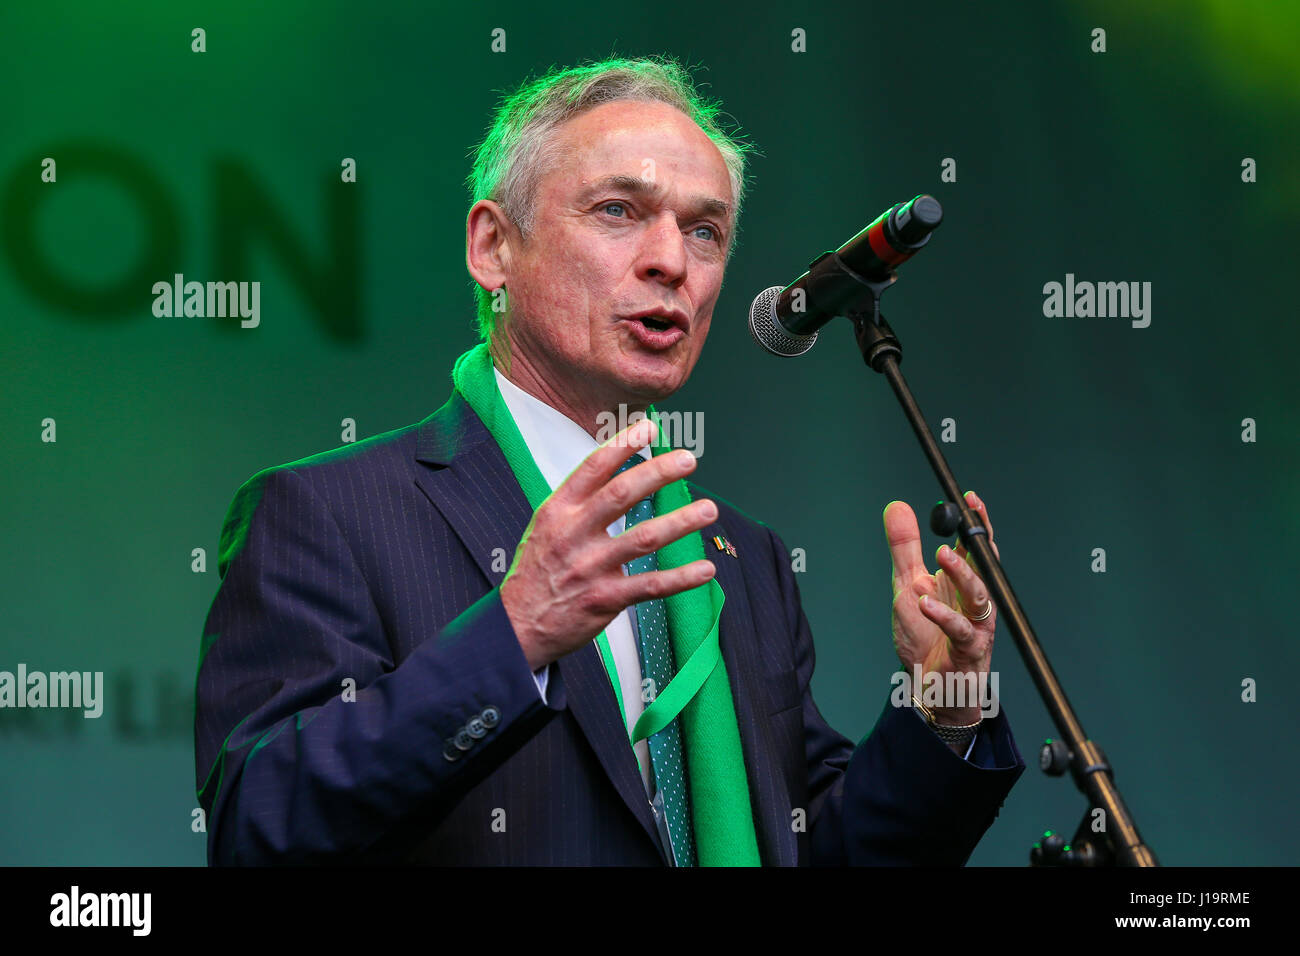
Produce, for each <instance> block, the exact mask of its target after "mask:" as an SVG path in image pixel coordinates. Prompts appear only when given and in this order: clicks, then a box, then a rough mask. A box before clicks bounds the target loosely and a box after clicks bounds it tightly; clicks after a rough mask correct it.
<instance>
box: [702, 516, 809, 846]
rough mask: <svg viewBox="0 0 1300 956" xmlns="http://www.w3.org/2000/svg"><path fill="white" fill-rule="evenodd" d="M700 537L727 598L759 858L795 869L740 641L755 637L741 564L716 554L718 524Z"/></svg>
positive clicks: (748, 645)
mask: <svg viewBox="0 0 1300 956" xmlns="http://www.w3.org/2000/svg"><path fill="white" fill-rule="evenodd" d="M700 533H701V534H702V535H703V536H704V553H705V554H706V555H707V556H708V558H709V559H710V560H711V561H712V562H713V564H714V566H715V567H716V568H717V569H718V573H717V575H716V576H715V580H716V581H717V582H718V585H719V587H721V588H722V593H723V594H724V595H725V596H726V601H725V602H724V603H723V605H722V621H721V623H720V625H719V627H718V636H719V642H720V644H721V647H722V660H723V662H724V663H725V664H726V666H727V680H728V683H729V684H730V685H731V699H732V701H733V702H734V705H735V708H736V724H737V726H738V727H739V730H740V748H741V752H742V754H743V755H744V758H745V770H746V777H747V778H748V780H749V792H750V803H751V805H752V806H753V808H754V827H755V830H756V831H757V835H758V841H759V850H760V857H761V859H762V862H763V864H764V865H767V866H772V865H775V866H794V865H796V864H797V862H798V844H797V837H796V836H795V833H794V829H793V828H792V827H791V825H790V817H789V812H790V808H789V807H788V806H787V804H788V803H789V794H788V793H787V791H786V787H785V782H784V781H785V777H784V776H783V775H782V774H781V772H780V768H779V767H776V766H775V765H774V764H773V757H772V754H773V749H772V744H771V740H770V738H769V736H768V732H767V695H766V694H765V693H764V690H763V687H762V686H760V683H759V677H758V675H759V674H761V673H762V670H761V661H759V660H758V659H757V658H758V655H757V654H756V653H755V651H754V642H753V641H751V640H746V639H745V635H752V634H756V633H757V631H756V630H755V629H754V620H753V617H752V615H751V614H750V609H749V601H748V597H747V593H746V590H745V580H744V574H743V571H742V569H741V562H740V561H739V560H737V559H736V558H733V557H731V556H730V555H728V554H727V553H726V552H725V551H719V550H718V549H717V547H716V546H714V544H713V542H712V541H711V540H710V539H711V538H712V537H713V536H714V535H715V534H718V535H726V534H727V530H726V529H725V528H724V527H723V526H722V525H721V524H717V523H715V524H713V525H711V526H709V527H708V528H705V529H704V530H703V531H701V532H700Z"/></svg>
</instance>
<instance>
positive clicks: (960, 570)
mask: <svg viewBox="0 0 1300 956" xmlns="http://www.w3.org/2000/svg"><path fill="white" fill-rule="evenodd" d="M938 561H939V564H940V565H942V568H941V570H942V571H946V572H947V573H948V577H950V578H951V579H952V582H953V584H954V585H955V586H956V589H957V597H958V598H959V600H960V602H961V607H962V612H963V613H964V614H965V615H966V616H967V617H968V618H972V617H979V616H980V615H981V614H983V613H984V609H985V608H987V607H988V603H989V601H991V600H992V598H991V597H990V596H989V591H988V588H986V587H985V586H984V582H983V580H981V579H980V576H979V575H978V574H976V573H975V569H974V568H972V567H971V566H970V565H969V564H968V563H967V562H966V561H965V560H963V559H962V558H961V556H960V555H958V554H957V552H956V551H954V550H953V549H952V548H949V547H947V546H946V545H943V546H940V548H939V553H938Z"/></svg>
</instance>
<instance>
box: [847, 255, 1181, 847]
mask: <svg viewBox="0 0 1300 956" xmlns="http://www.w3.org/2000/svg"><path fill="white" fill-rule="evenodd" d="M855 278H856V279H857V281H858V282H860V283H861V284H862V285H863V286H865V287H866V289H867V290H868V294H866V295H864V297H863V299H862V300H860V301H859V304H860V305H863V306H865V307H864V308H860V309H857V310H854V311H850V312H849V313H847V314H848V318H849V319H850V320H851V321H852V322H853V327H854V332H855V335H856V337H857V341H858V348H859V349H860V350H861V352H862V359H863V361H864V362H866V364H867V365H868V366H869V367H870V368H871V369H873V370H874V371H877V372H880V373H881V374H882V375H884V376H885V378H887V379H888V380H889V384H890V386H891V387H892V388H893V390H894V394H895V395H896V396H898V401H899V404H900V405H902V407H903V412H904V414H905V415H906V416H907V419H908V421H909V422H910V424H911V426H912V431H913V432H915V433H916V437H917V440H918V441H920V443H921V448H922V450H923V451H924V452H925V456H926V458H928V459H929V461H930V467H931V468H933V469H934V473H935V477H937V478H938V479H939V485H940V487H941V488H942V489H943V493H944V495H945V496H946V497H947V499H948V501H949V502H952V503H953V504H951V505H948V506H946V507H947V508H948V514H949V516H950V518H951V517H952V516H953V515H954V512H955V518H956V520H955V523H953V522H951V521H950V522H949V523H948V527H947V530H946V531H939V529H938V528H936V529H935V530H936V531H937V532H938V533H941V534H945V535H951V533H952V531H953V530H954V528H955V530H957V531H958V532H959V533H960V534H961V540H962V542H963V543H964V544H965V545H966V549H967V551H969V552H970V553H971V554H973V555H975V563H976V564H977V565H978V567H979V570H980V577H981V578H983V580H984V583H985V585H987V587H988V589H989V591H990V593H991V594H992V596H993V600H994V601H995V602H997V606H998V610H1000V611H1001V612H1002V614H1003V616H1004V619H1005V621H1006V624H1007V629H1008V630H1009V631H1010V632H1011V637H1012V639H1013V640H1014V641H1015V642H1016V647H1017V648H1019V650H1020V656H1021V657H1022V658H1023V659H1024V662H1025V667H1026V668H1027V669H1028V671H1029V676H1030V677H1031V678H1033V681H1034V685H1035V686H1036V687H1037V688H1038V693H1039V694H1040V695H1041V696H1042V698H1043V703H1044V704H1045V705H1046V706H1047V712H1048V713H1049V714H1050V715H1051V717H1052V722H1053V723H1054V724H1055V725H1056V729H1057V732H1058V733H1059V734H1060V742H1061V743H1062V744H1063V745H1064V747H1065V749H1066V751H1067V752H1068V760H1069V769H1070V773H1071V775H1072V776H1073V778H1074V783H1075V786H1077V787H1078V788H1079V790H1080V791H1081V792H1082V793H1083V794H1084V796H1086V797H1087V798H1088V800H1089V806H1090V808H1091V809H1090V810H1089V813H1088V814H1087V815H1085V817H1084V824H1081V825H1080V828H1079V832H1078V833H1077V834H1076V839H1077V838H1078V837H1079V836H1082V835H1083V833H1084V827H1085V825H1086V824H1088V823H1089V817H1093V818H1094V819H1095V813H1096V810H1097V809H1100V810H1101V811H1103V814H1104V816H1103V817H1102V818H1101V821H1100V822H1101V829H1100V830H1098V829H1097V828H1096V827H1095V825H1094V826H1091V827H1089V828H1088V829H1089V830H1092V831H1094V832H1093V833H1092V835H1091V839H1090V840H1088V841H1086V842H1085V843H1084V845H1082V846H1079V847H1077V850H1076V855H1075V856H1073V857H1070V856H1068V854H1067V855H1066V857H1065V859H1064V860H1059V861H1060V862H1070V863H1076V864H1081V865H1097V864H1104V863H1118V864H1120V865H1121V866H1159V862H1158V861H1157V860H1156V856H1155V853H1154V852H1153V851H1152V850H1151V849H1150V848H1149V847H1148V846H1147V845H1146V844H1145V843H1143V842H1142V836H1141V834H1140V833H1138V828H1137V824H1136V823H1135V822H1134V820H1133V815H1132V814H1131V813H1129V810H1128V807H1126V806H1125V805H1124V801H1123V799H1122V798H1121V797H1120V793H1119V789H1118V788H1117V787H1116V786H1115V781H1114V779H1113V776H1112V772H1111V768H1110V764H1109V763H1107V761H1106V758H1105V755H1104V754H1103V753H1102V751H1101V748H1100V747H1099V746H1097V744H1096V743H1095V742H1093V741H1091V740H1089V739H1088V736H1087V734H1085V733H1084V731H1083V725H1082V724H1080V722H1079V718H1078V717H1077V716H1076V714H1075V713H1074V709H1073V708H1072V707H1071V706H1070V702H1069V700H1067V699H1066V696H1065V690H1064V689H1063V688H1062V687H1061V683H1060V681H1059V680H1057V678H1056V674H1055V673H1054V672H1053V671H1052V665H1051V664H1050V663H1049V662H1048V660H1047V655H1046V654H1044V653H1043V649H1042V647H1041V646H1039V643H1038V638H1037V636H1036V635H1035V634H1034V629H1033V628H1032V627H1031V626H1030V624H1029V618H1028V617H1026V615H1025V612H1024V610H1023V609H1022V608H1021V606H1020V601H1019V600H1018V599H1017V598H1016V595H1015V592H1014V591H1012V589H1011V582H1010V581H1008V580H1007V576H1006V574H1005V573H1003V570H1002V565H1001V564H1000V563H999V562H998V559H997V557H996V556H995V555H994V554H993V546H992V545H991V544H990V543H989V538H988V531H987V529H985V527H984V525H983V522H981V521H980V519H979V515H978V514H976V513H975V512H974V511H972V510H971V508H970V506H969V505H967V504H966V500H965V498H964V497H962V494H961V490H960V488H959V487H958V485H957V480H956V478H954V477H953V474H952V471H951V469H949V467H948V462H947V461H945V460H944V457H943V453H942V452H941V451H940V450H939V444H938V442H936V441H935V439H934V435H933V434H932V433H931V432H930V427H929V425H927V424H926V421H925V416H924V415H922V414H921V409H920V406H918V405H917V403H916V399H915V398H913V396H912V392H911V390H910V389H909V388H908V386H907V381H906V380H905V379H904V378H903V373H902V372H901V371H900V370H899V362H900V361H901V360H902V357H903V347H902V344H901V343H900V342H899V341H898V337H897V336H896V335H895V334H894V330H893V329H891V328H890V327H889V323H888V322H886V321H885V318H884V316H882V315H881V314H880V295H881V293H882V292H884V290H885V289H886V288H888V287H889V286H890V285H891V284H892V283H893V281H894V279H895V278H896V275H894V274H892V273H891V274H890V277H889V279H888V281H883V282H871V281H867V280H865V279H864V278H863V277H861V276H855ZM939 523H941V524H942V523H943V522H939ZM1062 756H1063V757H1064V756H1065V755H1064V754H1062ZM1035 852H1036V853H1038V851H1037V850H1036V851H1035ZM1034 862H1036V863H1038V862H1049V861H1046V860H1044V859H1042V856H1041V853H1040V854H1039V855H1038V856H1037V857H1035V858H1034ZM1052 862H1056V861H1052Z"/></svg>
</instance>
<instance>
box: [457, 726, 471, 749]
mask: <svg viewBox="0 0 1300 956" xmlns="http://www.w3.org/2000/svg"><path fill="white" fill-rule="evenodd" d="M451 742H452V743H454V744H455V745H456V747H457V748H458V749H460V750H469V748H470V747H473V746H474V738H473V737H471V736H470V735H469V731H468V730H466V729H465V728H464V727H462V728H461V729H460V730H458V731H456V736H455V737H453V738H452V739H451Z"/></svg>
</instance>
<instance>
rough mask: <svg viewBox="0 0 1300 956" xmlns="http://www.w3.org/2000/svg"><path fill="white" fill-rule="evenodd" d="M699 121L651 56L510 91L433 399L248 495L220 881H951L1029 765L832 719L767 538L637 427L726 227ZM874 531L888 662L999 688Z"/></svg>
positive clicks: (902, 709)
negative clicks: (775, 872) (344, 866)
mask: <svg viewBox="0 0 1300 956" xmlns="http://www.w3.org/2000/svg"><path fill="white" fill-rule="evenodd" d="M716 112H717V107H716V105H715V104H709V103H707V102H705V101H703V100H701V98H700V97H699V96H698V95H697V93H696V92H695V91H694V89H693V88H692V85H691V82H690V79H689V77H688V76H687V74H686V73H685V72H684V71H683V70H682V69H681V68H680V67H679V66H678V65H677V64H675V63H673V62H672V61H669V60H664V59H659V58H654V59H640V60H606V61H603V62H601V63H596V64H593V65H588V66H583V67H579V68H574V69H567V70H552V71H551V72H549V73H548V74H546V75H545V76H543V77H542V78H540V79H538V80H535V81H533V82H531V83H528V84H526V85H524V86H523V87H522V88H521V89H520V90H519V91H517V92H516V93H515V94H513V95H512V96H509V97H507V98H506V99H505V100H504V101H503V103H502V105H501V108H500V109H499V111H498V113H497V115H496V119H495V123H494V125H493V127H492V129H491V130H490V132H489V133H488V135H487V137H486V138H485V140H484V141H483V143H482V145H481V146H480V147H479V150H478V154H477V160H476V162H475V165H474V171H473V174H472V175H471V177H470V183H471V189H472V194H473V200H474V202H473V205H472V207H471V209H470V211H469V216H468V221H467V224H466V262H467V266H468V269H469V273H470V275H471V276H472V278H473V279H474V281H475V282H476V283H477V285H478V287H479V289H478V317H479V326H480V331H481V333H482V338H483V340H484V341H483V342H482V343H480V344H479V345H478V346H476V347H474V348H472V349H470V350H469V351H468V352H466V353H465V354H464V355H462V356H461V357H460V358H459V359H458V360H457V361H456V363H455V367H454V369H453V371H452V383H453V386H454V388H453V391H452V393H451V397H450V399H449V400H448V401H447V402H446V404H445V405H443V406H442V407H441V408H440V409H438V411H436V412H434V413H433V414H432V415H430V416H429V417H428V418H426V419H425V420H424V421H422V422H419V423H418V424H415V425H411V426H409V427H406V428H401V429H398V430H396V431H392V432H388V433H386V434H382V435H378V436H375V437H373V438H370V439H367V440H365V441H361V442H358V443H356V444H354V445H349V446H345V447H343V448H340V449H337V450H334V451H331V452H327V453H324V454H320V455H317V456H314V457H311V458H308V459H304V460H302V461H298V462H293V463H291V464H288V465H283V466H279V467H275V468H269V469H267V470H265V471H262V472H260V473H258V474H257V475H255V476H253V477H252V478H251V479H249V480H248V481H247V482H246V483H245V484H244V485H243V486H242V487H241V488H240V489H239V491H238V492H237V494H236V496H235V500H234V502H233V504H232V506H231V509H230V513H229V515H228V516H227V519H226V523H225V526H224V528H223V530H222V536H221V556H220V571H221V575H222V582H221V586H220V588H219V590H218V593H217V595H216V598H215V600H214V601H213V604H212V607H211V610H210V612H209V615H208V619H207V622H206V626H205V629H204V635H203V641H202V645H201V649H200V664H199V674H198V682H197V708H196V715H195V754H196V767H197V782H198V795H199V800H200V804H201V805H202V806H203V808H204V809H205V811H206V812H207V815H208V857H209V862H210V863H213V864H267V863H327V862H328V863H338V862H357V863H361V862H365V863H370V862H410V863H432V864H476V865H481V864H540V865H587V864H596V865H608V864H633V865H676V866H697V865H698V866H733V865H734V866H744V865H759V864H765V865H787V866H790V865H807V864H832V865H834V864H961V863H964V862H965V861H966V859H967V858H968V857H969V855H970V853H971V851H972V850H973V848H974V847H975V845H976V843H977V842H978V841H979V839H980V837H981V836H982V835H983V833H984V832H985V830H986V829H987V828H988V826H989V824H990V823H991V822H992V821H993V818H994V817H995V816H996V814H997V811H998V809H999V807H1000V806H1001V805H1002V801H1003V800H1004V799H1005V797H1006V794H1007V793H1008V791H1009V790H1010V788H1011V786H1012V785H1013V784H1014V783H1015V781H1016V780H1017V779H1018V777H1019V776H1020V774H1021V773H1022V772H1023V770H1024V762H1023V761H1022V760H1021V758H1020V754H1019V753H1018V751H1017V749H1016V746H1015V742H1014V740H1013V739H1012V736H1011V731H1010V727H1009V724H1008V722H1007V718H1006V715H1005V712H1004V711H1002V710H1001V709H1000V708H998V709H996V711H995V713H994V715H992V716H986V713H987V712H986V711H984V710H981V706H980V704H981V701H979V700H971V699H963V700H953V699H943V700H941V701H939V702H938V703H937V704H935V705H933V706H929V707H926V706H924V701H919V700H918V701H917V703H918V704H921V705H922V706H917V707H913V706H911V704H912V701H910V700H907V701H905V703H906V704H907V706H896V704H897V703H898V702H899V701H898V700H896V699H894V700H891V699H890V698H891V696H893V697H896V696H897V695H891V694H890V693H889V692H888V689H887V688H886V687H885V684H884V682H883V681H882V683H881V700H882V704H883V712H882V714H881V717H880V719H879V720H878V721H877V724H876V726H875V728H874V730H873V731H872V733H871V734H870V735H869V736H868V737H866V738H865V739H864V740H863V741H862V742H861V743H859V744H858V745H857V746H856V747H855V746H854V745H853V744H852V743H851V742H850V741H849V740H847V739H846V738H845V737H843V736H841V735H840V734H839V733H837V732H836V731H834V730H833V729H832V728H831V727H830V726H828V725H827V724H826V722H825V721H824V720H823V719H822V717H821V714H820V713H819V711H818V709H817V706H816V704H815V703H814V702H813V698H812V693H811V690H810V681H811V678H812V672H813V643H812V635H811V632H810V629H809V625H808V620H807V618H806V617H805V615H804V613H803V611H802V608H801V606H800V599H799V590H798V587H797V586H796V584H795V581H794V576H793V574H792V572H791V569H790V563H789V557H788V552H787V551H786V548H785V545H784V544H783V543H782V542H781V540H780V538H779V537H778V536H777V535H776V534H775V533H774V532H772V531H771V530H770V529H769V528H768V527H767V526H765V525H763V524H762V523H760V522H757V521H755V520H754V519H752V518H750V517H748V516H747V515H745V514H743V513H742V512H740V511H739V510H737V509H735V508H733V507H731V506H729V505H727V504H726V503H725V502H724V501H722V500H721V499H718V498H716V497H714V496H711V495H709V494H707V493H705V492H704V491H703V490H702V489H700V488H698V487H697V486H695V485H693V484H691V483H690V482H688V481H687V480H686V479H687V476H688V475H689V474H690V473H691V471H692V470H693V468H694V466H695V458H694V456H693V455H692V454H691V453H690V452H688V451H681V450H678V451H674V450H672V449H670V448H669V447H668V444H667V443H666V442H665V441H664V436H663V435H662V434H658V433H657V430H656V427H655V421H654V415H653V407H652V406H653V403H654V402H656V401H660V400H662V399H664V398H667V397H668V396H670V395H672V394H673V393H674V392H676V391H677V390H678V389H679V388H681V387H682V385H684V384H685V382H686V380H687V378H688V377H689V376H690V374H691V370H692V369H693V368H694V367H695V363H696V362H697V360H698V359H699V357H700V353H701V351H702V350H703V348H704V342H705V339H706V338H707V336H708V332H709V324H710V321H711V319H712V315H713V309H714V305H715V304H716V302H717V299H718V295H719V292H720V290H721V287H722V280H723V272H724V270H725V267H726V264H727V261H728V257H729V253H730V250H731V248H732V243H733V240H734V236H735V231H736V225H737V217H738V214H739V210H740V204H741V199H742V192H743V186H744V160H745V147H744V146H743V145H742V144H739V143H737V142H735V141H734V140H733V139H732V138H730V137H729V136H728V135H727V134H726V133H724V132H723V131H722V130H720V129H719V127H718V126H717V124H716V123H715V121H714V117H715V115H716ZM647 412H649V413H650V415H649V417H643V416H644V415H645V414H646V413H647ZM611 415H614V416H617V417H618V420H619V421H625V420H627V419H628V418H629V416H630V418H631V419H632V420H633V422H632V424H630V425H629V426H628V427H626V428H625V429H623V430H622V431H619V432H618V433H617V434H616V435H614V436H612V437H610V436H608V435H606V434H602V428H604V423H607V422H608V420H609V417H610V416H611ZM606 430H607V429H606ZM969 500H970V503H971V506H972V507H973V508H975V509H976V510H977V512H978V513H979V515H980V517H981V519H982V520H983V521H984V523H985V525H986V527H988V529H989V532H990V535H991V534H992V525H991V523H990V521H989V516H988V512H987V510H986V508H985V507H984V505H983V503H982V502H980V501H979V500H978V499H977V498H976V497H974V496H973V495H972V496H971V497H970V499H969ZM884 518H885V532H886V537H887V541H888V546H889V548H890V552H891V554H892V557H893V566H894V573H893V580H894V585H893V587H894V601H893V607H892V622H893V635H894V643H895V648H896V650H897V653H898V656H899V660H900V663H901V665H902V669H903V670H904V671H906V672H907V673H908V674H912V673H914V672H918V671H919V672H921V673H924V674H926V675H938V676H939V677H940V678H943V677H945V676H948V675H974V676H979V675H985V676H987V674H988V672H989V668H990V657H991V653H992V645H993V634H994V628H995V624H996V618H997V614H996V610H995V609H994V607H993V605H992V601H991V599H990V597H989V594H988V591H987V590H986V589H985V587H984V585H983V583H982V581H981V580H980V578H979V576H978V574H977V573H976V571H975V570H974V568H973V567H972V564H971V562H970V561H968V560H967V556H966V554H965V549H964V548H960V547H959V548H958V549H957V550H956V551H952V550H950V549H947V548H946V547H945V548H944V549H941V551H940V555H939V563H940V565H941V567H940V569H939V570H938V571H936V572H935V573H934V574H930V573H929V572H928V571H927V570H926V567H925V562H924V558H923V556H922V553H921V544H920V534H919V531H918V528H917V523H916V518H915V516H914V514H913V512H912V510H911V509H910V508H909V507H908V506H907V505H906V504H905V503H903V502H901V501H896V502H893V503H891V504H890V506H889V507H888V508H887V509H886V510H885V516H884ZM511 558H512V560H509V559H511ZM883 613H884V609H883V607H882V608H881V609H880V615H881V618H883ZM875 620H877V618H876V617H875V615H874V614H873V613H871V612H870V611H869V610H868V611H867V612H866V613H864V615H863V631H864V633H866V634H871V633H873V632H874V631H875V630H876V627H877V625H876V624H875V623H873V621H875ZM880 623H881V624H883V620H880ZM914 692H915V693H916V694H917V695H919V694H920V688H915V689H914Z"/></svg>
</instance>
